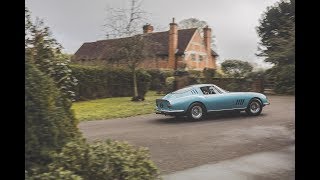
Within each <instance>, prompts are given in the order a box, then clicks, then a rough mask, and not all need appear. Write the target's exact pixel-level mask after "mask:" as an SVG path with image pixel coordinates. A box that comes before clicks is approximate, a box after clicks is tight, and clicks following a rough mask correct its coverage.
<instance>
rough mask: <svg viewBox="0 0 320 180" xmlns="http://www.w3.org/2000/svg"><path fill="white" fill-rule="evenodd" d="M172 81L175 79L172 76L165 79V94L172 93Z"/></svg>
mask: <svg viewBox="0 0 320 180" xmlns="http://www.w3.org/2000/svg"><path fill="white" fill-rule="evenodd" d="M174 80H175V79H174V77H173V76H171V77H167V78H166V84H165V89H164V92H165V93H169V92H172V91H174V83H175V82H174Z"/></svg>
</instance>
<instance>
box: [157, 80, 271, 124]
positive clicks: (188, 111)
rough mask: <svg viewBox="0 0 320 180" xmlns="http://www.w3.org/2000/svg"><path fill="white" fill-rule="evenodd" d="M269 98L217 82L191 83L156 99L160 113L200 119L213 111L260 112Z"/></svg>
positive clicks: (256, 113) (267, 103)
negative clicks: (220, 84)
mask: <svg viewBox="0 0 320 180" xmlns="http://www.w3.org/2000/svg"><path fill="white" fill-rule="evenodd" d="M269 104H270V102H269V100H268V98H267V97H266V96H265V95H263V94H261V93H255V92H229V91H226V90H223V89H222V88H220V87H218V86H216V85H214V84H197V85H191V86H188V87H185V88H182V89H179V90H177V91H174V92H172V93H169V94H167V95H166V96H164V97H163V98H161V99H157V100H156V113H157V114H165V115H171V116H183V115H187V116H188V117H189V118H191V119H195V120H200V119H202V118H203V117H204V116H205V115H206V114H207V113H209V112H216V111H226V110H232V111H238V112H239V111H246V112H247V114H249V115H252V116H257V115H259V114H260V113H261V111H262V108H263V107H264V106H265V105H269Z"/></svg>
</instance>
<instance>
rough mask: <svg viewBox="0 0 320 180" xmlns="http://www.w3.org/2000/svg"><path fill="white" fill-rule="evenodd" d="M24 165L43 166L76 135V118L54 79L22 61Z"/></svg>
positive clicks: (77, 133) (27, 168)
mask: <svg viewBox="0 0 320 180" xmlns="http://www.w3.org/2000/svg"><path fill="white" fill-rule="evenodd" d="M25 70H26V71H25V167H26V170H29V169H31V168H32V167H33V166H45V165H46V164H48V163H50V162H51V157H50V155H49V154H50V152H51V151H55V150H59V149H61V148H62V146H63V145H64V144H65V143H67V142H69V141H71V140H74V139H76V138H77V137H78V135H79V132H78V129H77V127H76V124H77V122H76V119H75V118H74V115H73V113H72V111H71V110H70V108H69V105H68V104H66V103H65V99H64V98H63V95H62V94H61V92H60V91H59V90H58V88H57V87H56V86H55V83H54V81H53V80H52V79H51V78H49V77H48V76H47V75H46V74H44V73H43V72H41V71H40V70H38V69H37V68H36V67H35V65H33V64H31V63H28V62H27V63H26V64H25Z"/></svg>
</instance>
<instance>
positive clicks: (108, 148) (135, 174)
mask: <svg viewBox="0 0 320 180" xmlns="http://www.w3.org/2000/svg"><path fill="white" fill-rule="evenodd" d="M53 157H54V162H53V163H52V164H51V165H50V167H51V168H52V169H60V170H61V171H63V172H65V173H64V174H67V175H69V176H72V175H76V176H75V177H77V178H78V177H80V178H82V179H85V180H91V179H99V180H100V179H101V180H103V179H107V180H109V179H123V180H125V179H128V180H131V179H137V180H138V179H146V180H153V179H159V171H158V169H157V168H156V166H155V165H154V163H153V162H152V161H151V160H150V156H149V152H148V150H147V149H146V148H137V147H134V146H132V145H130V144H128V143H125V142H119V141H111V140H107V141H105V142H95V143H93V144H87V143H85V141H80V142H70V143H68V144H66V146H65V147H64V148H63V149H62V151H61V152H60V153H55V154H54V155H53ZM44 174H45V175H46V174H47V173H45V172H42V176H43V175H44ZM50 174H52V175H53V176H56V177H58V175H60V174H61V173H59V172H57V173H55V172H51V173H50ZM57 179H59V178H57Z"/></svg>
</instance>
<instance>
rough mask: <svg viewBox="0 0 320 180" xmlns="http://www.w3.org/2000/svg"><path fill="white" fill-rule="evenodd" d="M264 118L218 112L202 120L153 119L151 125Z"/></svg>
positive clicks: (183, 118) (184, 118)
mask: <svg viewBox="0 0 320 180" xmlns="http://www.w3.org/2000/svg"><path fill="white" fill-rule="evenodd" d="M261 116H266V114H263V113H261V114H260V115H259V116H249V115H247V114H246V113H245V112H241V113H234V112H219V113H210V114H207V116H206V117H205V118H204V119H202V120H192V119H189V118H188V117H179V118H177V117H169V116H168V117H166V118H160V119H155V120H153V121H152V123H159V124H180V123H200V122H204V121H212V122H220V121H233V120H241V119H256V118H257V117H261Z"/></svg>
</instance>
